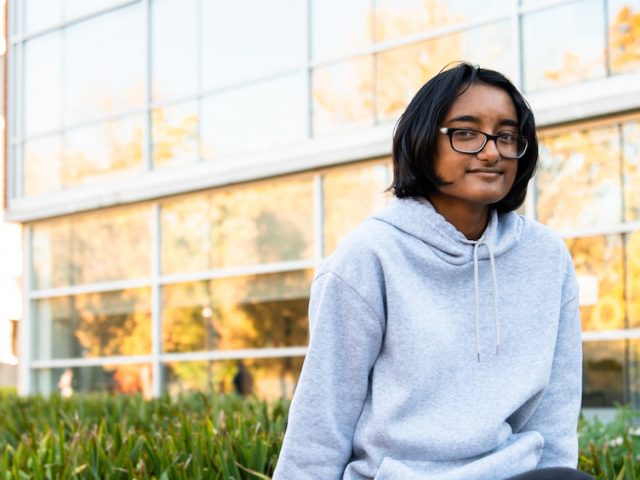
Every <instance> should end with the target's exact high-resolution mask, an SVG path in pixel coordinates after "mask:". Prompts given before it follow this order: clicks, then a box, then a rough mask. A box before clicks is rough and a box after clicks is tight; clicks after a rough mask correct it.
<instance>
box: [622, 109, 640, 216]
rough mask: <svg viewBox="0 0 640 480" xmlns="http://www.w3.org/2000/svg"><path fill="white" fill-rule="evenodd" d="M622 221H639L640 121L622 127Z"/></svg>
mask: <svg viewBox="0 0 640 480" xmlns="http://www.w3.org/2000/svg"><path fill="white" fill-rule="evenodd" d="M622 143H623V147H622V148H623V150H622V152H623V158H624V163H623V167H622V168H623V176H624V219H625V221H627V222H637V221H640V188H639V187H640V121H634V122H627V123H625V124H623V125H622Z"/></svg>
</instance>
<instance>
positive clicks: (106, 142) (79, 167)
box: [62, 115, 144, 187]
mask: <svg viewBox="0 0 640 480" xmlns="http://www.w3.org/2000/svg"><path fill="white" fill-rule="evenodd" d="M143 132H144V118H143V117H142V115H136V116H133V117H127V118H123V119H119V120H112V121H109V122H106V123H101V124H98V125H91V126H89V127H81V128H74V129H72V130H69V131H68V132H67V133H66V134H65V139H64V166H63V168H62V185H63V187H70V186H74V185H79V184H88V183H97V182H101V181H104V180H107V179H113V178H117V177H123V176H126V175H131V174H133V173H136V172H140V171H142V169H143V165H142V148H143V147H142V145H143V140H144V139H143V136H144V134H143Z"/></svg>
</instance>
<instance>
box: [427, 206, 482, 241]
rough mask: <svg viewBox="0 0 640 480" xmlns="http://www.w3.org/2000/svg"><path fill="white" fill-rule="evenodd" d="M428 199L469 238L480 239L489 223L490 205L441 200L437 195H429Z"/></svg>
mask: <svg viewBox="0 0 640 480" xmlns="http://www.w3.org/2000/svg"><path fill="white" fill-rule="evenodd" d="M428 200H429V201H430V202H431V204H432V205H433V208H435V210H436V212H438V213H439V214H440V215H442V216H443V217H444V218H445V219H446V220H447V221H448V222H449V223H450V224H452V225H453V226H454V227H456V229H457V230H458V231H459V232H461V233H462V234H463V235H464V236H465V237H466V238H467V239H469V240H478V239H479V238H480V237H481V236H482V233H483V232H484V231H485V229H486V228H487V224H488V223H489V206H487V205H483V206H480V207H478V206H475V205H471V204H468V203H451V202H448V201H441V200H440V199H439V198H438V197H437V196H429V197H428Z"/></svg>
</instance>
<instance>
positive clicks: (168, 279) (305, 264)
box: [159, 259, 316, 285]
mask: <svg viewBox="0 0 640 480" xmlns="http://www.w3.org/2000/svg"><path fill="white" fill-rule="evenodd" d="M315 264H316V261H315V259H314V260H293V261H288V262H279V263H266V264H264V265H251V266H248V267H230V268H221V269H216V270H206V271H201V272H193V273H174V274H168V275H161V276H160V278H159V283H160V285H167V284H172V283H186V282H198V281H202V280H210V279H214V278H215V279H218V278H232V277H241V276H245V275H262V274H270V273H284V272H295V271H298V270H305V269H308V268H314V266H315Z"/></svg>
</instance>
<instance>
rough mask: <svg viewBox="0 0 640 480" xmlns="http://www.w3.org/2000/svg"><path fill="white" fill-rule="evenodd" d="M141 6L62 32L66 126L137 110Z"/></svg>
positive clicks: (140, 79) (140, 74)
mask: <svg viewBox="0 0 640 480" xmlns="http://www.w3.org/2000/svg"><path fill="white" fill-rule="evenodd" d="M143 25H144V17H143V9H142V5H141V3H139V4H135V5H132V6H130V7H127V8H122V9H118V10H115V11H114V12H112V13H109V14H106V15H100V16H98V17H95V18H92V19H91V20H88V21H86V22H82V23H79V24H77V25H75V26H73V27H70V28H69V29H68V30H67V31H66V32H65V59H64V66H65V68H66V70H65V81H64V98H65V106H64V107H65V122H66V123H67V124H75V123H77V122H81V121H83V120H87V119H90V118H95V117H100V116H103V115H107V114H111V113H116V112H120V111H123V110H128V109H131V108H136V107H141V106H142V105H143V104H144V78H145V65H146V62H145V55H146V54H145V50H144V45H145V42H144V28H142V26H143Z"/></svg>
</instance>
